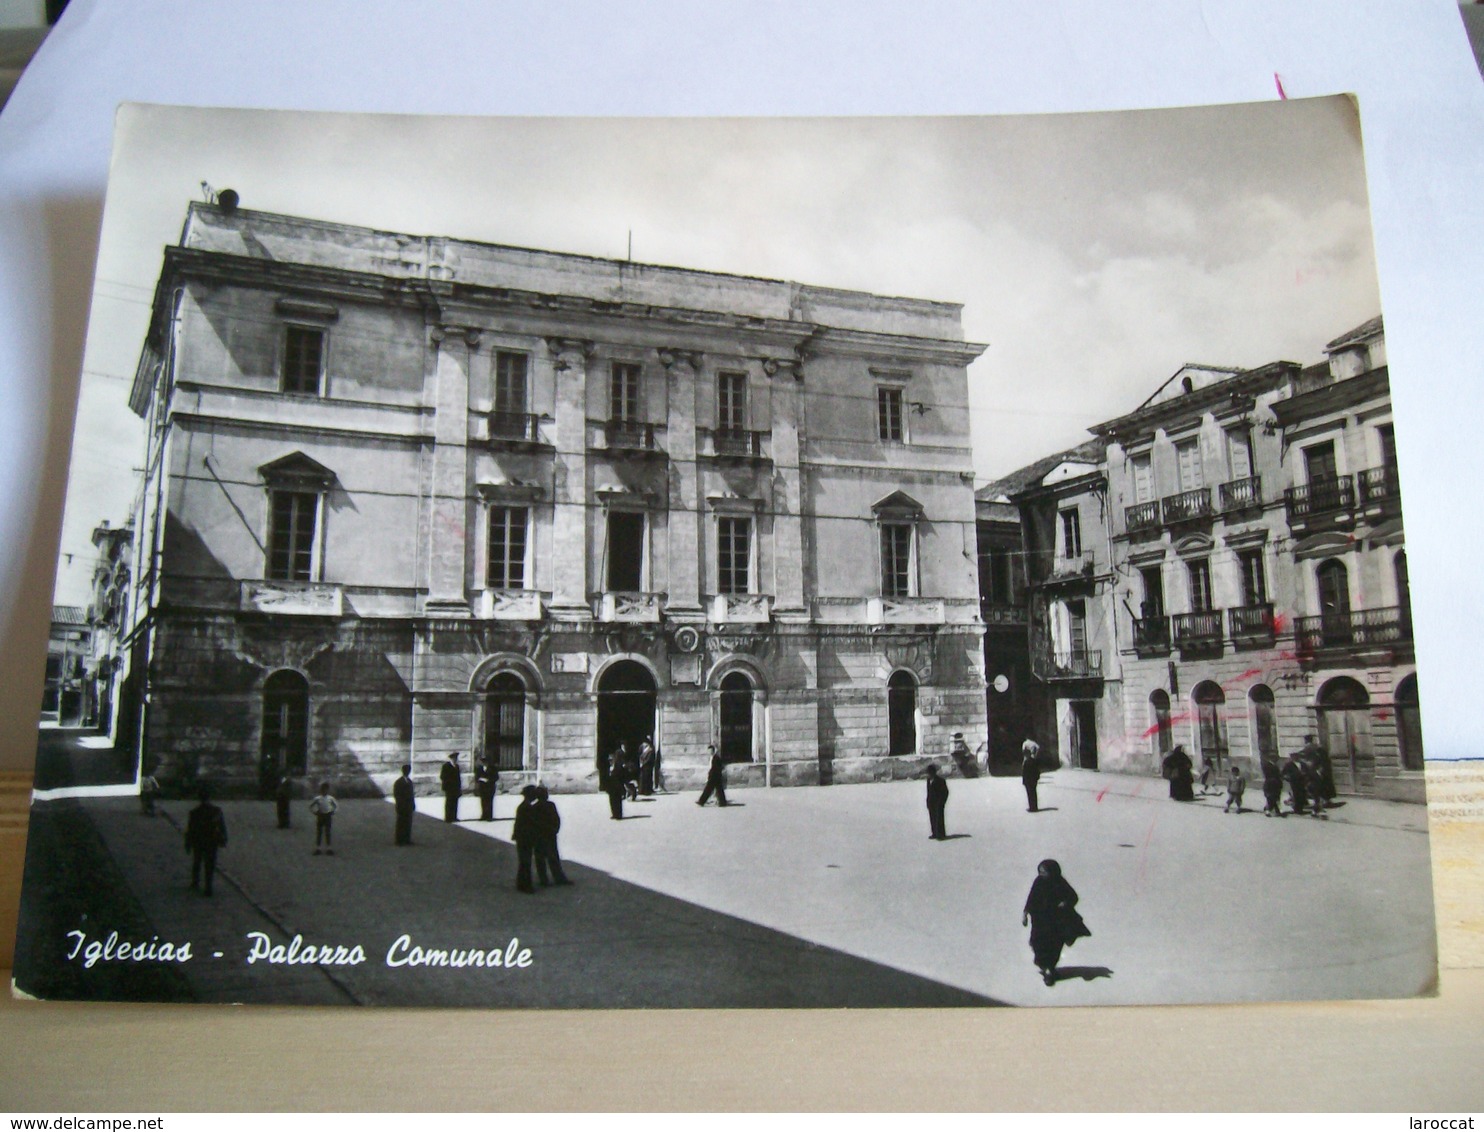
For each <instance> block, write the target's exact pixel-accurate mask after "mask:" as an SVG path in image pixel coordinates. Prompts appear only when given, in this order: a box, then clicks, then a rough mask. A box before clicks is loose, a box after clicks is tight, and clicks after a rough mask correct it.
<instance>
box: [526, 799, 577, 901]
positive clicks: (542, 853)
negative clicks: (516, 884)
mask: <svg viewBox="0 0 1484 1132" xmlns="http://www.w3.org/2000/svg"><path fill="white" fill-rule="evenodd" d="M532 809H533V810H534V811H535V813H536V877H537V879H538V880H539V881H540V882H541V883H542V884H547V883H551V884H571V883H572V882H571V881H570V880H568V879H567V874H566V872H565V871H564V870H563V869H562V854H561V852H560V850H558V849H557V834H558V833H560V832H561V828H562V815H561V814H559V813H558V812H557V808H556V803H555V802H553V801H552V800H551V791H549V790H547V789H546V787H544V786H538V787H536V802H535V804H534V805H533V806H532ZM548 872H549V873H550V875H551V880H550V882H548V881H547V879H546V878H547V874H548Z"/></svg>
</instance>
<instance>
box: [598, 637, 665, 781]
mask: <svg viewBox="0 0 1484 1132" xmlns="http://www.w3.org/2000/svg"><path fill="white" fill-rule="evenodd" d="M656 696H657V689H656V687H655V682H654V677H653V676H652V675H650V672H649V669H647V668H645V667H644V665H642V664H640V663H639V662H638V661H636V660H619V661H615V662H614V663H613V664H611V665H609V666H608V667H607V668H606V669H604V670H603V674H602V675H601V676H599V677H598V749H597V751H596V752H594V756H595V758H596V759H597V766H598V783H599V785H600V786H602V787H604V788H606V787H607V785H608V758H609V756H610V755H612V753H613V752H614V751H615V750H616V749H617V748H618V745H619V744H620V743H623V744H625V745H626V746H627V747H628V749H629V750H630V751H631V752H636V751H638V750H639V744H640V743H642V742H644V740H645V739H646V738H649V737H651V736H653V735H654V731H655V727H654V706H655V700H656Z"/></svg>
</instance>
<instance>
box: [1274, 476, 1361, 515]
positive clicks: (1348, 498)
mask: <svg viewBox="0 0 1484 1132" xmlns="http://www.w3.org/2000/svg"><path fill="white" fill-rule="evenodd" d="M1283 498H1284V501H1285V502H1286V503H1287V505H1288V518H1289V520H1290V521H1292V520H1295V519H1298V520H1303V519H1309V518H1314V517H1317V516H1319V515H1331V514H1334V513H1335V512H1338V511H1351V510H1353V509H1354V508H1355V481H1354V480H1352V479H1351V478H1350V477H1349V476H1326V477H1325V478H1323V479H1317V480H1313V481H1311V482H1309V483H1306V484H1302V485H1300V486H1299V487H1290V488H1289V489H1288V490H1287V491H1285V492H1284V493H1283Z"/></svg>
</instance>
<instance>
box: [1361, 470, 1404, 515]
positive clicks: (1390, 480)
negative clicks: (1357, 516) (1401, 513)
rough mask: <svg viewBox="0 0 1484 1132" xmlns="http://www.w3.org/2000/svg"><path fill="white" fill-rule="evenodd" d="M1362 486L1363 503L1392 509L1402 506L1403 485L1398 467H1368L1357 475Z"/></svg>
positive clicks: (1367, 505) (1365, 505)
mask: <svg viewBox="0 0 1484 1132" xmlns="http://www.w3.org/2000/svg"><path fill="white" fill-rule="evenodd" d="M1356 482H1357V484H1358V486H1359V488H1360V502H1361V505H1362V506H1364V507H1367V508H1372V507H1379V508H1381V509H1383V510H1391V509H1393V508H1397V507H1400V506H1401V502H1402V485H1401V480H1399V479H1398V478H1397V474H1396V469H1395V468H1390V467H1380V468H1367V469H1366V470H1365V471H1363V472H1361V473H1360V474H1359V475H1358V476H1357V477H1356Z"/></svg>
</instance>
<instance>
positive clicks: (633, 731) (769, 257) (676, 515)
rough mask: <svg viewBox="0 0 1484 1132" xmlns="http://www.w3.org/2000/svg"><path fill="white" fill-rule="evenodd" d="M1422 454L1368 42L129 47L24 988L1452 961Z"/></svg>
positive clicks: (32, 847)
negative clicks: (175, 92)
mask: <svg viewBox="0 0 1484 1132" xmlns="http://www.w3.org/2000/svg"><path fill="white" fill-rule="evenodd" d="M1400 466H1401V461H1400V460H1399V458H1398V446H1397V439H1396V434H1395V430H1394V426H1393V414H1392V401H1391V388H1390V376H1389V370H1388V366H1387V354H1386V336H1385V324H1384V321H1383V317H1382V311H1381V299H1380V288H1379V286H1378V282H1377V274H1376V261H1375V254H1374V250H1373V239H1372V230H1371V221H1370V212H1369V205H1368V199H1367V190H1366V175H1365V160H1364V150H1363V145H1362V116H1361V111H1360V109H1359V107H1358V106H1357V103H1356V102H1355V101H1354V100H1352V99H1349V98H1346V97H1342V96H1335V97H1326V98H1313V99H1286V98H1285V99H1283V100H1275V101H1271V102H1267V103H1253V104H1244V105H1231V106H1207V107H1199V108H1190V109H1170V110H1144V111H1122V112H1107V113H1095V114H1078V115H1033V116H1020V117H951V116H945V117H916V118H914V117H901V118H880V117H862V118H804V117H801V118H735V119H727V118H565V119H563V118H504V119H498V118H475V117H468V118H458V117H441V118H420V117H411V116H387V115H380V116H376V115H334V114H327V113H307V112H304V113H300V112H274V111H248V110H219V109H196V108H188V107H165V106H151V105H142V104H130V105H125V106H123V107H121V108H120V110H119V115H118V119H117V125H116V134H115V148H114V156H113V164H112V170H111V174H110V179H109V188H108V195H107V200H106V206H105V211H104V217H103V228H102V233H101V241H100V245H99V254H98V264H97V273H96V277H95V281H94V288H93V293H92V307H91V313H90V319H89V330H88V339H87V346H86V352H85V355H84V359H83V374H82V381H81V393H80V397H79V402H78V406H77V417H76V426H75V432H74V441H73V447H72V455H71V465H70V469H71V470H70V477H69V481H68V489H67V499H66V508H65V513H64V517H63V524H62V539H61V546H60V554H59V557H58V563H57V581H56V589H55V596H54V605H53V609H52V631H51V640H50V643H49V646H48V654H47V659H46V665H47V668H46V684H45V695H44V699H43V702H42V705H41V712H40V722H39V729H38V746H37V759H36V782H35V790H34V792H33V796H32V806H31V813H30V831H29V839H28V844H27V858H26V872H25V880H24V888H23V892H22V907H21V917H20V923H19V927H18V937H17V945H16V957H15V971H14V988H15V991H16V993H18V994H21V995H25V996H28V997H34V998H41V999H71V1000H111V1001H167V1002H214V1003H259V1004H305V1005H309V1004H327V1005H330V1004H334V1005H368V1006H454V1007H545V1008H572V1007H592V1008H645V1007H650V1008H667V1007H730V1008H754V1007H818V1008H837V1007H948V1006H981V1007H983V1006H998V1005H1004V1006H1091V1005H1127V1004H1166V1003H1229V1002H1261V1001H1287V1000H1329V999H1355V998H1364V999H1376V998H1405V997H1412V996H1419V995H1431V994H1435V993H1436V989H1437V942H1436V936H1435V926H1434V914H1433V901H1432V879H1431V876H1432V874H1431V866H1430V858H1429V842H1428V821H1427V808H1426V797H1425V788H1424V776H1423V757H1424V751H1423V728H1422V724H1421V718H1420V710H1419V706H1418V705H1419V699H1418V679H1419V677H1418V673H1417V670H1416V660H1415V653H1414V648H1413V633H1412V617H1411V597H1410V589H1409V583H1408V570H1407V552H1406V540H1405V534H1404V526H1403V505H1402V489H1401V483H1402V473H1401V471H1400ZM1213 1071H1215V1070H1214V1069H1213Z"/></svg>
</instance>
